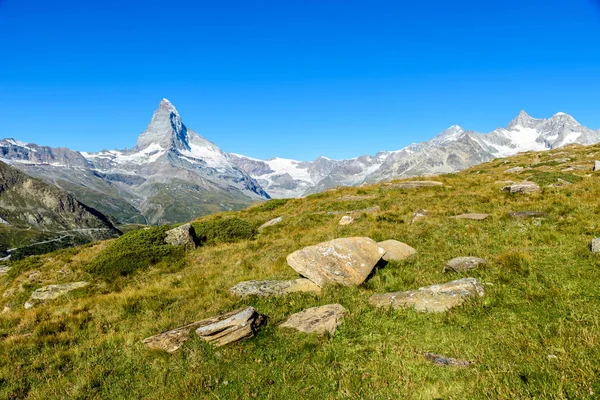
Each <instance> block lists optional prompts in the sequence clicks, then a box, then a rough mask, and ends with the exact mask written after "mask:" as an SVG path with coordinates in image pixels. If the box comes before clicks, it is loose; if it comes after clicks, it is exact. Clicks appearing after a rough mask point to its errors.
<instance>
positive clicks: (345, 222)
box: [338, 215, 354, 226]
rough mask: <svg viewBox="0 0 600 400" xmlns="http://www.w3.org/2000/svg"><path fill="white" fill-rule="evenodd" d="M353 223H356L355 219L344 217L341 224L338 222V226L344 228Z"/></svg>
mask: <svg viewBox="0 0 600 400" xmlns="http://www.w3.org/2000/svg"><path fill="white" fill-rule="evenodd" d="M353 222H354V218H353V217H351V216H350V215H344V216H343V217H342V219H340V222H338V224H339V225H341V226H344V225H350V224H351V223H353Z"/></svg>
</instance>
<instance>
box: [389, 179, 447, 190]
mask: <svg viewBox="0 0 600 400" xmlns="http://www.w3.org/2000/svg"><path fill="white" fill-rule="evenodd" d="M442 186H444V184H443V183H442V182H438V181H408V182H400V183H394V184H392V185H390V186H389V187H390V188H392V189H418V188H424V187H442Z"/></svg>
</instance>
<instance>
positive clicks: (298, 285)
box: [229, 278, 321, 297]
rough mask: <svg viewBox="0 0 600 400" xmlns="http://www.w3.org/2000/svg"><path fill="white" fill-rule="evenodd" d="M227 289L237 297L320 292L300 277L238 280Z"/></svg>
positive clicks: (314, 285)
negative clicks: (291, 278) (292, 278)
mask: <svg viewBox="0 0 600 400" xmlns="http://www.w3.org/2000/svg"><path fill="white" fill-rule="evenodd" d="M229 291H230V292H231V293H232V294H234V295H236V296H239V297H246V296H261V297H266V296H283V295H286V294H289V293H296V292H302V293H305V292H312V293H320V292H321V288H320V287H319V286H317V285H316V284H315V283H313V282H312V281H310V280H308V279H305V278H300V279H294V280H266V281H246V282H240V283H238V284H237V285H235V286H234V287H232V288H231V289H229Z"/></svg>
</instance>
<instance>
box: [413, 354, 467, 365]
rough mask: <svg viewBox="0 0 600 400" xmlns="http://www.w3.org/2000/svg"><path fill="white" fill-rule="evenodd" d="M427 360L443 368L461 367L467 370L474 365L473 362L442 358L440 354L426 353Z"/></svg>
mask: <svg viewBox="0 0 600 400" xmlns="http://www.w3.org/2000/svg"><path fill="white" fill-rule="evenodd" d="M424 355H425V358H426V359H427V360H429V361H431V362H432V363H434V364H435V365H439V366H441V367H461V368H467V367H469V366H471V364H473V361H468V360H460V359H458V358H451V357H446V356H442V355H440V354H435V353H425V354H424Z"/></svg>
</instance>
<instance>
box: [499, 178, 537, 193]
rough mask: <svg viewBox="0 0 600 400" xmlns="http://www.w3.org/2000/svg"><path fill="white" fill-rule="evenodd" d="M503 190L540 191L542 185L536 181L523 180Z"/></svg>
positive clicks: (517, 191)
mask: <svg viewBox="0 0 600 400" xmlns="http://www.w3.org/2000/svg"><path fill="white" fill-rule="evenodd" d="M502 190H506V191H509V192H510V193H534V192H539V191H540V186H539V185H538V184H537V183H535V182H530V181H523V182H519V183H513V184H512V185H510V186H505V187H504V188H502Z"/></svg>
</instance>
